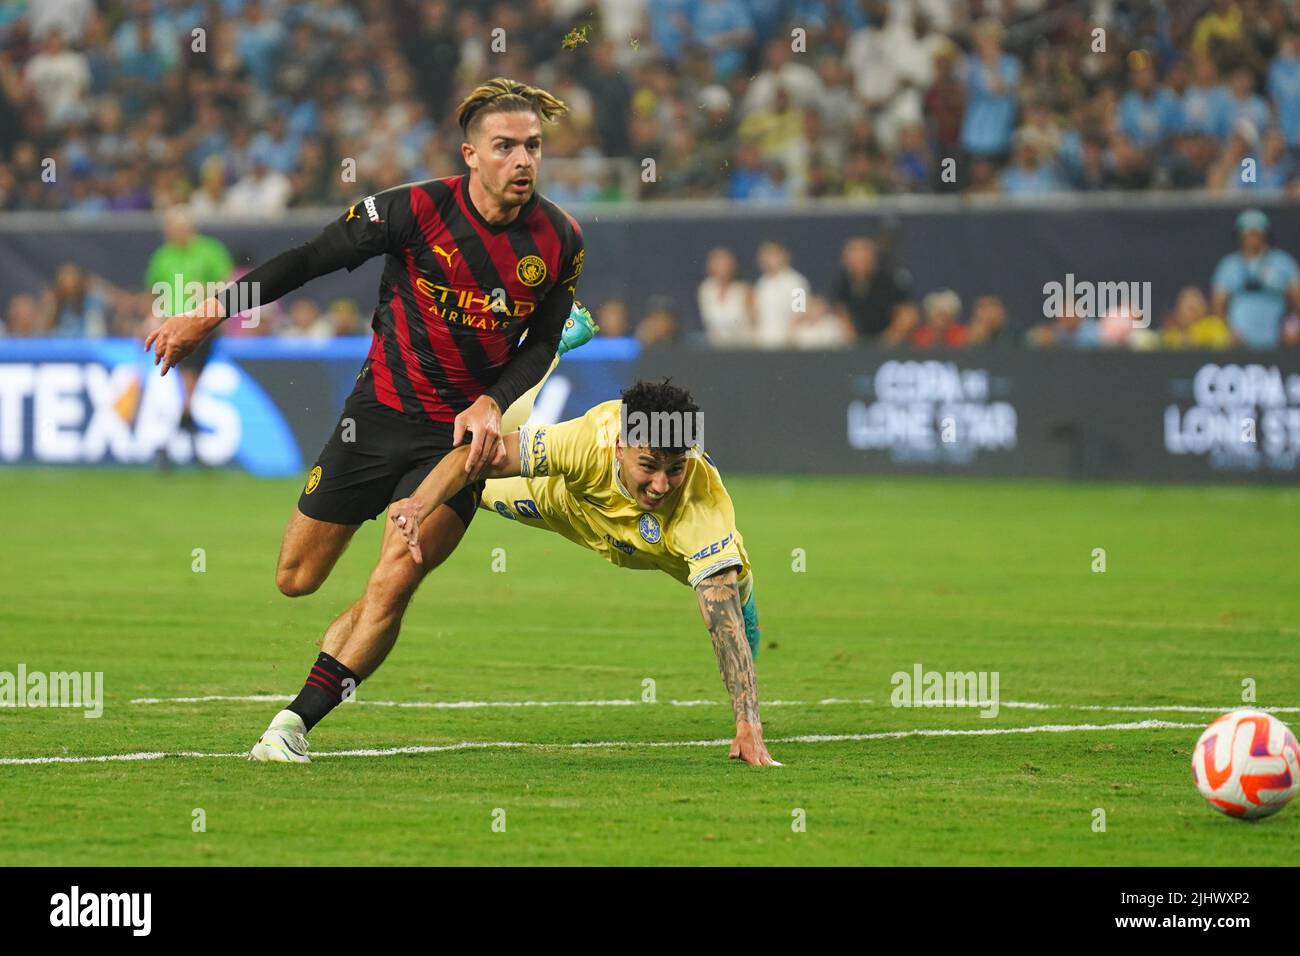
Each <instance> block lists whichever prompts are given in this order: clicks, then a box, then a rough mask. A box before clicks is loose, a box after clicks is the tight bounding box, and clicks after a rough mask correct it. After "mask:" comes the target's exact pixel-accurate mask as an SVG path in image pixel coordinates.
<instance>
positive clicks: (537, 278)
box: [515, 256, 546, 286]
mask: <svg viewBox="0 0 1300 956" xmlns="http://www.w3.org/2000/svg"><path fill="white" fill-rule="evenodd" d="M515 275H517V276H519V281H520V282H522V283H523V284H524V285H526V286H535V285H541V284H542V281H543V280H544V279H545V278H546V263H545V262H543V261H542V260H541V258H540V257H539V256H524V257H523V258H522V259H520V260H519V264H518V265H517V266H515Z"/></svg>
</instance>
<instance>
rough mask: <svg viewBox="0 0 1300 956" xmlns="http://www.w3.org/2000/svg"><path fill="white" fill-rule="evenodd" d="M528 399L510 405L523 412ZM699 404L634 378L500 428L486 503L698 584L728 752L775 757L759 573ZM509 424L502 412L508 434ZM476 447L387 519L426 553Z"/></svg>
mask: <svg viewBox="0 0 1300 956" xmlns="http://www.w3.org/2000/svg"><path fill="white" fill-rule="evenodd" d="M530 406H531V402H528V401H527V397H525V399H523V400H521V401H519V402H516V403H515V405H513V406H512V407H511V413H512V415H519V416H521V418H526V417H527V413H528V409H529V407H530ZM698 415H699V408H698V406H697V405H696V404H695V403H694V402H693V401H692V400H691V396H690V395H689V394H688V393H687V392H686V391H685V390H683V389H681V388H678V387H676V386H674V385H671V384H669V383H668V382H666V381H665V382H663V383H652V382H637V383H636V384H635V385H633V386H632V387H631V388H628V389H626V390H625V391H624V392H623V396H622V400H621V401H610V402H604V403H602V404H600V405H597V406H596V407H595V408H592V409H591V410H590V411H588V412H587V414H585V415H583V416H582V417H581V418H575V419H572V420H570V421H567V422H560V423H558V424H555V425H523V426H522V427H520V428H519V430H518V431H511V432H510V433H509V434H507V435H505V438H504V442H505V450H506V454H505V460H504V461H503V462H500V463H498V464H493V465H489V466H488V468H487V470H486V471H485V472H484V473H483V474H484V476H485V477H486V478H488V479H489V480H488V481H487V482H486V486H485V488H484V491H483V493H482V497H481V499H480V501H479V507H480V508H486V509H490V510H493V511H496V512H497V513H498V514H500V515H501V516H502V517H505V518H509V519H510V520H512V521H517V522H519V523H520V524H525V525H529V526H531V527H535V528H546V529H548V530H550V531H554V532H557V533H558V534H562V535H564V536H565V537H566V538H568V539H569V540H571V541H574V542H576V543H577V544H580V545H582V546H584V547H586V548H590V549H591V550H592V551H595V552H596V553H597V554H599V555H601V556H602V557H603V558H605V560H607V561H610V562H611V563H613V564H616V565H618V566H620V567H624V568H637V569H656V570H660V571H665V572H667V573H668V574H670V575H672V576H673V577H674V578H676V579H677V580H678V581H681V582H682V583H683V584H687V585H689V586H691V587H692V588H694V589H695V592H696V594H697V596H698V599H699V604H700V612H701V613H702V614H703V616H704V622H705V624H706V625H708V629H709V634H710V636H711V637H712V639H713V651H714V654H715V655H716V656H717V659H718V670H719V671H720V672H721V674H722V679H723V682H724V683H725V684H726V686H727V691H728V692H729V693H730V695H731V704H732V710H733V711H734V712H735V717H736V738H735V740H734V741H733V742H732V744H731V754H730V755H731V757H733V758H739V759H741V760H744V761H745V762H746V763H751V764H766V765H776V761H775V760H773V759H772V757H771V755H770V754H768V752H767V748H766V747H765V746H764V744H763V725H762V723H761V722H760V720H759V713H758V686H757V682H756V680H755V677H754V656H755V655H756V654H757V653H758V612H757V610H756V607H755V604H754V585H753V575H752V573H751V571H750V566H749V556H748V555H747V554H746V553H745V545H744V541H743V539H742V538H741V536H740V532H739V531H738V530H737V529H736V514H735V509H734V508H733V507H732V504H731V498H730V496H729V495H728V494H727V489H726V488H724V487H723V485H722V478H721V477H720V476H719V474H718V470H717V468H715V467H714V465H713V462H712V461H711V460H710V459H709V456H708V455H706V454H704V453H703V452H702V451H700V450H699V449H698V448H697V447H692V445H691V443H690V441H689V440H688V439H689V436H691V435H692V434H698V432H696V431H695V423H696V422H698V420H699V417H698ZM508 424H509V420H508V419H507V421H506V423H505V425H503V427H502V431H503V432H504V431H505V430H506V425H508ZM468 455H469V447H468V446H462V447H460V448H457V449H455V450H454V451H452V452H451V453H450V454H448V455H447V456H446V457H445V458H444V459H443V460H442V462H441V463H440V464H439V465H438V466H437V467H436V468H435V469H434V470H433V471H431V472H430V473H429V475H428V477H426V478H425V479H424V481H423V482H422V483H421V484H420V486H419V487H418V488H417V489H416V490H415V493H414V494H412V495H411V497H409V498H403V499H401V500H398V501H395V502H393V504H392V506H391V507H390V508H389V518H390V520H391V521H392V522H393V523H394V524H395V525H396V526H397V528H398V529H399V530H400V531H401V533H402V535H403V537H404V538H405V539H406V542H407V544H408V546H409V548H410V553H411V556H412V558H413V559H414V560H415V561H417V562H419V561H421V560H422V556H421V551H420V544H419V524H420V522H421V521H423V520H424V519H425V518H426V517H428V516H429V515H430V514H432V513H433V512H434V511H435V510H436V509H437V508H438V507H439V506H440V505H441V504H443V503H444V502H445V501H447V500H448V499H449V498H451V497H452V496H453V495H455V494H456V493H457V492H459V491H460V490H461V489H462V488H464V487H465V485H467V484H470V481H469V478H468V475H467V473H466V463H467V461H468Z"/></svg>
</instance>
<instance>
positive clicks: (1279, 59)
mask: <svg viewBox="0 0 1300 956" xmlns="http://www.w3.org/2000/svg"><path fill="white" fill-rule="evenodd" d="M1268 95H1269V96H1270V97H1271V98H1272V100H1273V106H1274V107H1275V108H1276V109H1277V119H1278V123H1279V124H1281V126H1282V135H1283V136H1285V137H1286V142H1287V145H1288V146H1292V147H1295V146H1300V34H1296V33H1287V34H1285V35H1284V36H1283V37H1282V44H1281V48H1280V49H1279V51H1278V55H1277V56H1276V57H1274V58H1273V62H1272V63H1271V64H1270V65H1269V68H1268Z"/></svg>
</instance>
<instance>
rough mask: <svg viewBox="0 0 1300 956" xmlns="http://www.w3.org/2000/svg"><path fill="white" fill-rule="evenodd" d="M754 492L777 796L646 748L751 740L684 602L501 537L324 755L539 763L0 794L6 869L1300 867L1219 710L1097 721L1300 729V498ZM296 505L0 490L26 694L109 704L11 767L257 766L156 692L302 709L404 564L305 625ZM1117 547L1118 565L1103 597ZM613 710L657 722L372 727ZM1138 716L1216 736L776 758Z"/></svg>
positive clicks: (139, 777)
mask: <svg viewBox="0 0 1300 956" xmlns="http://www.w3.org/2000/svg"><path fill="white" fill-rule="evenodd" d="M728 486H729V488H730V490H731V491H732V494H733V496H734V498H735V501H736V506H737V513H738V517H739V523H740V530H741V532H742V533H743V534H744V536H745V541H746V545H747V546H748V548H749V551H750V555H751V557H752V559H753V562H754V566H755V569H756V581H757V587H758V591H757V593H758V603H759V609H760V614H761V618H762V623H763V631H764V647H763V651H762V654H761V656H760V658H759V662H758V663H759V669H758V674H759V690H760V694H761V696H762V698H763V700H764V701H780V702H784V703H780V704H769V705H768V706H766V707H765V708H764V711H763V718H764V725H765V731H766V736H767V738H768V741H769V746H770V749H771V751H772V753H773V755H774V756H775V757H776V758H777V759H778V760H780V761H782V762H783V763H784V766H783V767H779V768H754V767H747V766H743V765H740V764H738V763H736V762H729V761H728V760H727V759H726V746H725V744H723V745H708V746H651V745H652V744H655V743H682V742H691V741H709V740H714V739H719V738H729V737H730V735H731V731H732V719H731V713H730V708H729V706H728V705H727V704H726V703H724V701H725V700H726V694H725V691H724V688H723V687H722V684H721V681H720V679H719V678H718V674H717V668H716V665H715V663H714V659H713V654H712V652H711V649H710V644H709V638H708V635H707V633H706V631H705V630H704V627H703V625H702V623H701V621H700V618H699V612H698V610H697V608H696V603H695V599H694V595H693V594H692V593H691V592H690V591H689V590H688V589H687V588H684V587H682V586H681V585H678V584H676V583H675V582H673V581H671V580H670V579H668V578H667V577H666V576H662V575H658V574H655V573H651V572H631V571H622V570H618V569H616V568H613V567H611V566H609V565H606V564H605V563H604V562H603V561H601V560H600V559H598V558H597V557H596V556H594V555H592V554H590V553H589V552H586V551H583V550H581V549H579V548H577V547H575V546H574V545H572V544H570V543H568V542H566V541H564V540H562V539H560V538H559V537H558V536H553V535H548V534H546V533H544V532H540V531H535V530H532V529H526V528H521V527H519V526H517V525H516V524H514V523H511V522H507V521H504V520H501V519H500V518H499V517H497V516H495V515H492V514H488V513H480V514H479V516H478V518H477V519H476V521H475V523H474V526H473V527H472V528H471V530H470V533H469V534H468V536H467V538H466V541H465V543H464V544H463V545H462V546H461V548H460V550H459V551H458V552H457V553H456V554H455V555H454V556H453V557H452V558H451V560H450V561H449V562H448V563H447V564H446V565H444V566H443V567H442V568H441V569H439V570H438V571H436V572H435V573H434V574H433V575H432V576H431V577H430V578H429V579H427V580H426V582H425V584H424V586H423V587H422V589H421V591H420V593H419V594H418V595H417V597H416V600H415V602H414V604H413V606H412V607H411V609H410V611H409V612H408V614H407V616H406V624H405V627H404V630H403V633H402V636H401V639H400V640H399V641H398V644H397V647H396V649H395V650H394V652H393V654H392V656H391V657H390V658H389V660H388V662H387V663H386V664H385V666H384V667H383V668H381V669H380V671H379V672H378V673H377V674H376V675H375V676H374V677H373V678H372V679H371V680H370V681H368V682H366V683H365V684H363V685H362V687H361V691H360V694H359V697H360V699H361V702H360V703H357V704H355V705H354V704H348V705H344V706H343V707H341V708H339V709H338V710H337V711H335V713H334V714H332V715H331V716H330V717H329V718H328V719H327V720H326V721H325V722H324V723H322V724H321V725H320V726H319V727H318V728H317V729H316V730H315V731H314V732H313V734H312V737H311V740H312V745H313V748H314V750H315V751H317V752H330V751H345V750H356V749H366V748H395V747H418V746H438V745H453V744H458V743H463V742H480V743H493V742H514V743H520V744H525V745H527V746H522V747H486V748H468V749H459V750H445V751H437V752H424V753H406V754H397V755H383V756H339V757H333V758H327V757H320V758H318V759H317V760H316V762H315V763H313V764H312V765H310V766H305V767H304V766H284V765H266V764H252V763H248V762H247V761H245V760H243V759H240V758H237V757H233V756H229V757H219V756H171V757H166V758H163V759H156V760H147V761H137V762H102V763H61V764H40V765H32V764H23V765H12V764H11V765H0V865H31V864H35V865H46V864H50V865H53V864H59V865H84V864H119V865H135V864H270V865H275V864H341V865H351V864H496V865H502V864H504V865H516V864H652V865H653V864H794V865H809V864H893V865H897V864H1088V865H1108V864H1136V865H1145V864H1169V865H1184V864H1208V865H1232V864H1290V863H1293V862H1294V859H1295V847H1296V844H1297V840H1298V839H1300V807H1297V806H1291V807H1289V808H1287V809H1285V810H1283V811H1282V813H1281V814H1279V815H1277V816H1275V817H1273V818H1270V819H1266V820H1264V821H1261V822H1259V823H1253V824H1252V823H1242V822H1239V821H1235V820H1231V819H1229V818H1227V817H1225V816H1223V815H1221V814H1218V813H1216V812H1214V811H1212V810H1211V809H1210V808H1209V807H1208V806H1207V805H1206V804H1205V803H1204V802H1203V801H1202V800H1201V798H1200V796H1199V795H1198V794H1197V792H1196V790H1195V788H1194V786H1193V784H1192V780H1191V773H1190V769H1189V759H1190V751H1191V747H1192V744H1193V743H1194V741H1195V740H1196V738H1197V736H1198V734H1199V727H1200V726H1203V725H1204V724H1206V723H1208V722H1209V721H1210V719H1211V718H1212V717H1213V716H1214V713H1212V712H1209V711H1204V712H1186V711H1159V710H1153V711H1132V710H1085V709H1079V708H1083V707H1089V706H1105V707H1115V708H1130V707H1144V706H1145V707H1160V706H1170V705H1181V706H1187V707H1206V708H1222V709H1227V708H1229V707H1231V706H1234V705H1240V704H1241V694H1242V682H1243V680H1245V679H1247V678H1250V679H1252V680H1254V681H1255V682H1256V687H1257V694H1258V704H1259V705H1260V706H1279V707H1289V706H1295V705H1297V704H1300V658H1298V657H1297V654H1296V653H1295V647H1296V645H1297V640H1298V639H1300V588H1297V587H1296V586H1295V582H1296V570H1295V534H1296V531H1297V529H1298V528H1300V491H1297V490H1295V489H1245V488H1241V489H1238V488H1215V487H1209V488H1207V487H1196V488H1178V487H1133V486H1088V485H1060V484H1050V483H1037V482H987V481H966V480H962V481H958V480H905V479H890V480H879V479H851V478H844V479H828V478H815V479H814V478H776V477H773V478H752V477H746V478H742V477H733V478H730V479H729V481H728ZM297 494H298V486H297V483H296V482H268V481H259V480H255V479H252V478H248V477H244V476H241V475H236V474H227V473H214V474H195V473H178V474H175V475H171V476H166V475H159V474H152V473H144V472H126V471H122V472H114V471H95V472H85V471H80V472H71V471H67V472H63V471H36V470H22V469H18V470H9V471H6V472H4V473H0V501H3V502H4V508H3V510H4V514H5V521H4V544H3V546H2V547H0V582H3V586H2V594H0V670H3V671H11V672H12V671H15V670H16V668H17V665H18V664H19V663H20V662H21V663H23V664H25V665H26V667H27V669H28V671H29V672H30V671H66V670H78V671H102V672H103V674H104V693H105V699H106V703H105V708H104V713H103V716H102V717H100V718H99V719H86V718H85V717H83V716H82V714H81V712H80V711H73V710H55V709H45V710H35V709H0V758H18V757H57V756H64V757H66V756H83V755H108V754H127V753H139V752H158V751H161V752H167V753H175V752H181V751H185V752H196V753H200V754H232V753H235V752H239V751H246V750H247V748H248V747H249V746H250V745H251V744H252V743H253V741H254V740H255V739H256V738H257V735H258V734H259V733H260V732H261V730H262V729H263V728H264V727H265V725H266V723H267V720H268V719H269V718H270V716H271V715H272V714H273V713H275V711H276V710H277V709H279V707H280V706H282V705H281V704H278V703H274V702H271V703H266V702H261V703H258V702H246V701H209V702H201V703H156V704H140V703H132V700H134V699H137V698H176V697H198V696H205V695H234V696H240V695H253V694H283V695H290V694H293V693H296V691H297V690H298V688H299V687H300V686H301V684H302V680H303V678H304V676H305V675H306V672H307V669H308V667H309V666H310V664H311V662H312V660H313V659H314V655H315V653H316V648H315V642H316V641H317V640H318V639H319V637H320V635H321V632H322V631H323V629H324V627H325V626H326V624H327V623H328V621H329V620H330V619H331V618H332V617H333V616H334V615H335V614H336V613H337V612H338V611H339V610H340V609H341V608H342V607H344V606H345V605H346V603H348V602H350V601H351V600H352V599H353V598H354V597H356V596H357V595H358V594H359V593H360V590H361V588H362V586H363V583H364V580H365V577H366V574H367V573H368V571H369V568H370V566H371V564H372V563H373V560H374V557H375V554H376V551H377V548H378V535H379V528H378V524H377V523H370V524H368V525H367V526H366V527H364V528H363V529H362V531H361V532H359V534H358V536H357V538H356V539H355V540H354V542H353V544H352V547H351V548H350V550H349V551H348V552H347V553H346V554H345V556H344V558H343V560H342V561H341V562H340V564H339V566H338V567H337V568H336V569H335V572H334V574H333V576H332V577H331V579H330V580H329V582H327V584H326V585H325V587H324V588H322V589H321V591H320V592H318V593H317V594H315V595H312V596H310V597H305V598H299V599H295V600H290V599H288V598H285V597H283V596H281V595H280V594H279V593H278V592H277V591H276V589H275V585H274V573H273V572H274V563H275V558H276V554H277V549H278V546H279V538H280V533H281V530H282V528H283V525H284V522H285V520H286V519H287V518H288V516H289V513H290V511H291V509H292V508H293V505H294V502H295V500H296V496H297ZM196 548H202V549H203V555H204V560H205V562H206V570H205V571H203V572H202V573H197V572H195V571H194V570H192V565H193V562H194V560H195V558H194V549H196ZM495 548H502V549H504V554H505V560H506V570H505V571H504V572H494V571H493V569H492V565H493V549H495ZM1096 548H1104V549H1105V553H1106V571H1105V573H1094V572H1093V571H1092V565H1093V560H1094V559H1093V551H1094V549H1096ZM795 549H802V552H803V554H804V555H805V558H804V560H805V561H806V570H804V571H802V572H798V571H795V570H793V568H792V565H793V564H794V562H795V560H796V559H795V557H794V556H793V554H794V552H795ZM916 663H920V664H922V665H923V666H924V668H925V669H927V670H938V671H972V670H973V671H997V672H998V674H999V682H1000V686H999V693H1000V698H1001V701H1002V707H1001V709H1000V711H999V713H998V715H997V716H996V717H995V718H983V717H980V716H979V714H978V712H976V711H975V710H972V709H969V708H966V709H959V708H952V707H945V708H910V709H909V708H896V707H892V706H890V693H891V690H892V687H891V675H893V674H894V673H895V672H898V671H909V672H910V671H911V669H912V668H913V666H914V665H915V664H916ZM647 679H649V680H653V681H654V688H655V694H656V702H655V703H653V704H652V703H642V702H641V697H642V693H643V687H644V683H643V682H644V681H646V680H647ZM827 699H839V700H843V701H848V702H846V703H821V702H822V701H825V700H827ZM609 700H629V701H634V702H635V703H632V704H628V705H622V706H617V705H607V706H594V705H588V706H579V705H576V704H573V703H561V704H558V705H556V706H546V707H543V706H523V707H513V708H511V707H472V708H471V707H467V708H401V707H390V706H378V705H376V704H374V703H370V704H368V703H367V702H379V701H398V702H417V701H424V702H428V701H480V702H520V701H550V702H557V701H558V702H574V701H609ZM673 701H678V702H683V701H712V702H713V703H704V704H697V705H694V706H681V705H680V704H674V703H673ZM867 701H869V702H867ZM1009 702H1035V703H1041V704H1050V705H1054V706H1053V707H1052V708H1050V709H1027V708H1014V707H1010V706H1008V703H1009ZM1280 716H1282V718H1283V719H1284V720H1287V721H1288V722H1290V723H1291V724H1292V725H1293V726H1294V725H1295V724H1296V720H1297V715H1295V714H1286V713H1283V714H1281V715H1280ZM1143 720H1157V721H1168V722H1174V723H1183V724H1194V725H1197V726H1195V727H1174V728H1152V727H1144V728H1140V729H1128V730H1119V729H1099V730H1069V731H1067V732H1059V733H1048V732H1033V733H1023V734H989V735H958V736H904V737H896V738H872V739H863V740H847V741H845V740H841V741H798V742H796V741H787V742H782V739H783V738H791V737H798V736H805V735H846V734H856V735H862V734H876V733H884V732H888V731H905V730H915V729H934V730H945V729H947V730H983V731H987V730H995V731H996V730H1007V729H1011V728H1016V727H1038V726H1043V725H1058V726H1067V727H1069V726H1077V725H1088V724H1121V723H1132V722H1136V721H1143ZM579 743H602V744H612V745H610V746H598V747H575V746H573V745H574V744H579ZM1097 808H1100V809H1102V810H1104V811H1105V832H1096V831H1095V830H1094V820H1096V819H1097V816H1096V815H1095V813H1094V811H1095V810H1096V809H1097ZM199 809H201V810H202V811H203V814H204V819H205V823H206V829H205V830H203V831H202V832H196V831H195V829H194V819H195V816H194V811H195V810H199ZM498 809H499V810H502V811H504V820H505V829H504V832H499V831H498V830H495V829H494V828H493V823H494V819H497V820H500V819H501V816H500V814H497V815H496V816H495V817H494V811H497V810H498ZM797 810H802V811H803V818H804V821H805V826H804V828H803V831H802V832H798V830H797V829H796V828H795V827H794V826H793V825H792V824H794V823H795V821H796V819H797V817H798V814H797V813H796V811H797Z"/></svg>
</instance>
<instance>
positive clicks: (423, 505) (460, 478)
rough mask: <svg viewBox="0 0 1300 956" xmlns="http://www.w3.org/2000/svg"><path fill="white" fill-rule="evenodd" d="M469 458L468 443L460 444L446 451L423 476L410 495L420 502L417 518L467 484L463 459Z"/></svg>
mask: <svg viewBox="0 0 1300 956" xmlns="http://www.w3.org/2000/svg"><path fill="white" fill-rule="evenodd" d="M468 458H469V445H461V446H460V447H459V448H455V449H453V450H452V451H450V452H448V453H447V454H446V455H445V456H444V457H443V459H442V461H440V462H438V465H437V467H436V468H434V469H433V471H431V472H429V473H428V474H427V475H425V476H424V481H422V482H420V486H419V487H418V488H416V489H415V492H414V493H413V494H412V495H411V497H412V498H414V499H415V500H416V501H418V502H419V504H420V515H419V520H420V521H423V520H424V519H425V518H427V517H429V515H431V514H433V512H434V511H436V510H437V509H438V507H439V506H440V505H442V504H445V503H446V502H448V501H450V500H451V498H452V497H453V496H454V495H455V494H456V492H458V491H460V490H461V489H462V488H464V487H465V486H466V485H467V484H469V476H468V475H466V474H465V461H466V459H468Z"/></svg>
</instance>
